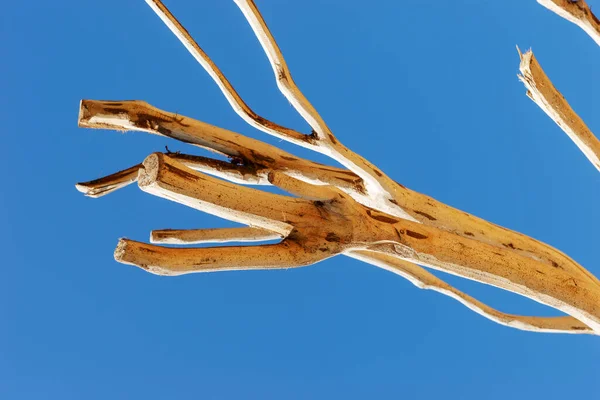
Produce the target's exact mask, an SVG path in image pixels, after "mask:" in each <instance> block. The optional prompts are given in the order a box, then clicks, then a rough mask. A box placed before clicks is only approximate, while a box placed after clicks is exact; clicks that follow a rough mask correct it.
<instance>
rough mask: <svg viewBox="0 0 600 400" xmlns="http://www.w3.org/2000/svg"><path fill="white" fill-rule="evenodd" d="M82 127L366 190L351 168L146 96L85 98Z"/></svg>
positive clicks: (249, 165) (361, 193)
mask: <svg viewBox="0 0 600 400" xmlns="http://www.w3.org/2000/svg"><path fill="white" fill-rule="evenodd" d="M79 126H80V127H84V128H94V129H114V130H126V131H140V132H147V133H152V134H155V135H160V136H166V137H170V138H172V139H175V140H179V141H182V142H185V143H190V144H192V145H195V146H198V147H201V148H204V149H207V150H210V151H214V152H216V153H218V154H222V155H225V156H228V157H230V158H231V159H232V160H240V161H242V162H243V163H244V164H245V165H247V166H248V167H252V166H254V167H255V168H256V169H258V170H265V173H268V171H282V172H285V173H286V174H287V175H290V176H293V177H295V178H296V179H301V180H304V181H307V182H311V183H314V184H316V185H319V184H320V185H334V186H336V187H339V188H340V189H342V190H345V191H353V192H356V195H357V196H363V195H364V187H363V184H362V181H361V179H360V178H359V177H358V176H356V175H355V174H354V173H352V172H350V171H347V170H344V169H341V168H336V167H331V166H327V165H323V164H319V163H316V162H313V161H309V160H304V159H301V158H298V157H296V156H294V155H293V154H290V153H288V152H285V151H283V150H281V149H279V148H277V147H275V146H271V145H269V144H267V143H264V142H261V141H259V140H255V139H252V138H249V137H246V136H243V135H240V134H239V133H236V132H232V131H230V130H227V129H223V128H219V127H217V126H214V125H211V124H207V123H205V122H202V121H198V120H195V119H193V118H189V117H185V116H182V115H179V114H175V113H171V112H167V111H163V110H160V109H158V108H156V107H153V106H151V105H150V104H148V103H146V102H145V101H139V100H126V101H98V100H82V101H81V105H80V111H79ZM262 183H263V184H264V183H265V182H262Z"/></svg>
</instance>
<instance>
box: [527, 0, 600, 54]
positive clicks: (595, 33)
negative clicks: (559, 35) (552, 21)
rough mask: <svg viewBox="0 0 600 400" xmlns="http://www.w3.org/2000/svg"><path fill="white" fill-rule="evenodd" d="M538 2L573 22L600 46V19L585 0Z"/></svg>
mask: <svg viewBox="0 0 600 400" xmlns="http://www.w3.org/2000/svg"><path fill="white" fill-rule="evenodd" d="M537 1H538V3H540V4H541V5H543V6H544V7H546V8H547V9H549V10H550V11H553V12H555V13H556V14H558V15H560V16H561V17H563V18H564V19H566V20H567V21H570V22H572V23H574V24H575V25H577V26H579V27H580V28H581V29H583V30H584V31H585V33H587V34H588V35H590V37H591V38H592V39H594V41H595V42H596V43H597V44H598V45H599V46H600V20H598V18H597V17H596V16H595V15H594V13H593V12H592V9H591V8H590V6H589V5H588V4H587V3H586V1H585V0H537Z"/></svg>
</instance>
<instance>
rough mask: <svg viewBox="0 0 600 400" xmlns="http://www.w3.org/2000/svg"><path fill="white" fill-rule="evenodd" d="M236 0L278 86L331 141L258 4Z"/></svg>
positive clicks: (318, 135)
mask: <svg viewBox="0 0 600 400" xmlns="http://www.w3.org/2000/svg"><path fill="white" fill-rule="evenodd" d="M234 1H235V3H236V4H237V5H238V7H239V8H240V10H241V11H242V13H243V14H244V17H246V20H247V21H248V23H249V24H250V27H251V28H252V30H253V31H254V34H255V35H256V37H257V38H258V41H259V42H260V44H261V46H262V48H263V49H264V51H265V53H266V54H267V57H268V59H269V62H270V64H271V67H272V68H273V73H274V74H275V80H276V81H277V86H278V87H279V90H280V91H281V93H282V94H283V95H284V96H285V98H286V99H288V101H289V102H290V103H291V105H292V106H293V107H294V108H295V109H296V111H298V113H299V114H300V115H301V116H302V118H304V120H305V121H306V122H308V124H309V125H310V126H311V128H312V129H313V130H314V131H315V133H316V135H317V138H319V140H321V141H325V142H328V141H330V138H333V133H332V132H331V130H330V129H329V127H328V126H327V124H326V123H325V121H324V120H323V118H322V117H321V116H320V115H319V113H318V112H317V110H316V109H315V108H314V107H313V105H312V104H311V103H310V102H309V101H308V99H307V98H306V97H305V96H304V94H303V93H302V92H301V91H300V89H299V88H298V86H297V85H296V83H295V82H294V80H293V79H292V75H291V73H290V69H289V68H288V66H287V63H286V62H285V59H284V58H283V54H282V53H281V50H280V49H279V46H278V45H277V42H276V41H275V38H274V37H273V35H272V34H271V31H269V28H268V26H267V24H266V22H265V20H264V19H263V17H262V15H261V14H260V12H259V11H258V8H257V7H256V4H254V1H253V0H234ZM334 141H335V139H334Z"/></svg>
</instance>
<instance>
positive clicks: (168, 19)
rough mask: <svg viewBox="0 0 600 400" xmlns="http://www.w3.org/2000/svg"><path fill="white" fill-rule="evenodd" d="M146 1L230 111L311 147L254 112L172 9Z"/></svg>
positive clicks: (296, 134) (301, 137) (156, 1)
mask: <svg viewBox="0 0 600 400" xmlns="http://www.w3.org/2000/svg"><path fill="white" fill-rule="evenodd" d="M146 3H148V5H149V6H150V7H151V8H152V10H154V12H155V13H156V14H157V15H158V16H159V17H160V19H161V20H162V21H163V22H164V23H165V25H167V27H168V28H169V29H170V30H171V32H173V34H175V36H177V38H178V39H179V41H180V42H181V43H182V44H183V45H184V46H185V48H186V49H187V50H188V51H189V52H190V54H192V56H194V58H195V59H196V61H198V63H200V65H202V68H204V69H205V70H206V72H208V74H209V75H210V77H211V78H212V79H213V80H214V81H215V83H216V84H217V86H218V87H219V89H221V92H222V93H223V95H224V96H225V98H226V99H227V101H228V102H229V104H230V105H231V107H232V108H233V110H234V111H235V112H236V113H237V114H238V115H239V116H240V117H242V119H243V120H244V121H246V122H247V123H248V124H250V125H251V126H253V127H255V128H257V129H259V130H261V131H263V132H266V133H268V134H270V135H273V136H276V137H278V138H281V139H285V140H289V141H290V142H293V143H295V144H297V145H300V146H303V147H307V148H311V147H312V145H311V143H310V136H308V135H305V134H302V133H300V132H297V131H295V130H293V129H290V128H286V127H284V126H281V125H278V124H276V123H274V122H271V121H269V120H267V119H265V118H263V117H261V116H260V115H258V114H256V113H255V112H254V111H253V110H252V109H251V108H250V107H249V106H248V105H247V104H246V103H245V102H244V100H242V98H241V97H240V95H239V94H238V93H237V92H236V91H235V89H234V88H233V86H232V85H231V83H229V81H228V80H227V78H226V77H225V75H223V73H222V72H221V70H220V69H219V68H218V67H217V66H216V65H215V63H214V62H213V61H212V60H211V59H210V58H209V57H208V55H207V54H206V53H205V52H204V50H202V48H200V46H199V45H198V43H196V41H195V40H194V39H193V38H192V36H191V35H190V34H189V33H188V31H187V30H186V29H185V28H184V27H183V26H182V25H181V24H180V23H179V21H177V19H176V18H175V17H174V16H173V14H171V12H170V11H169V10H168V9H167V7H165V5H164V4H163V3H162V1H160V0H146Z"/></svg>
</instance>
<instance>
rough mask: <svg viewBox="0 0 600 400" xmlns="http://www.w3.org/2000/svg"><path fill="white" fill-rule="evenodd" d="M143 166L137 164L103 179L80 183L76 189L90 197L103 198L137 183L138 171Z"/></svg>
mask: <svg viewBox="0 0 600 400" xmlns="http://www.w3.org/2000/svg"><path fill="white" fill-rule="evenodd" d="M141 166H142V164H137V165H134V166H133V167H130V168H127V169H124V170H122V171H119V172H116V173H114V174H111V175H108V176H105V177H103V178H99V179H94V180H93V181H89V182H80V183H78V184H76V185H75V188H77V190H79V191H80V192H81V193H83V194H85V195H86V196H88V197H92V198H98V197H102V196H104V195H107V194H109V193H112V192H114V191H115V190H118V189H121V188H123V187H125V186H127V185H130V184H132V183H133V182H136V181H137V175H138V170H139V169H140V167H141Z"/></svg>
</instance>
